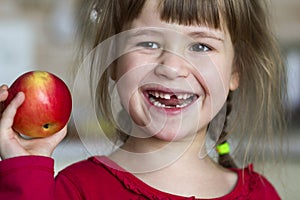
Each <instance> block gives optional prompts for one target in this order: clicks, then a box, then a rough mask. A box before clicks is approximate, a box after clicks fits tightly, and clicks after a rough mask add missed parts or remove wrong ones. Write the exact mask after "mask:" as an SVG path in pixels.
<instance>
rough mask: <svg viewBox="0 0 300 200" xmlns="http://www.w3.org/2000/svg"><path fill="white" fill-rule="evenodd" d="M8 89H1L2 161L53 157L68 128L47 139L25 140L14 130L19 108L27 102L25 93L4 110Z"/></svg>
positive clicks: (0, 128)
mask: <svg viewBox="0 0 300 200" xmlns="http://www.w3.org/2000/svg"><path fill="white" fill-rule="evenodd" d="M7 96H8V87H7V86H6V85H2V86H1V87H0V157H1V158H2V159H7V158H12V157H17V156H24V155H41V156H51V154H52V152H53V151H54V149H55V147H56V146H57V145H58V144H59V142H60V141H62V139H63V138H64V137H65V136H66V133H67V127H64V128H63V129H62V130H61V131H59V132H57V133H55V134H53V135H51V136H49V137H47V138H37V139H30V140H28V139H24V138H23V137H21V136H20V135H19V134H18V133H17V132H15V131H14V130H13V128H12V125H13V120H14V116H15V114H16V112H17V109H18V107H19V106H21V105H22V103H23V102H24V100H25V95H24V93H22V92H20V93H18V94H17V95H16V97H15V98H14V99H13V100H12V101H11V103H10V104H9V105H8V106H7V107H6V109H5V110H4V108H3V102H4V101H5V100H6V99H7Z"/></svg>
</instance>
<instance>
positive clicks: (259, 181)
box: [233, 165, 280, 200]
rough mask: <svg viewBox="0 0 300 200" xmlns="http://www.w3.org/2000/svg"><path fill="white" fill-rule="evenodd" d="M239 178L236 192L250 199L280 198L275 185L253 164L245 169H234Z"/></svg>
mask: <svg viewBox="0 0 300 200" xmlns="http://www.w3.org/2000/svg"><path fill="white" fill-rule="evenodd" d="M233 171H236V172H237V173H238V176H239V179H238V183H237V185H236V188H235V192H237V193H240V195H241V194H243V195H245V197H246V196H247V197H251V198H250V199H274V200H276V199H280V197H279V195H278V193H277V191H276V190H275V188H274V186H273V185H272V184H271V183H270V182H269V181H268V180H267V179H266V178H265V177H264V176H263V175H261V174H259V173H257V172H256V171H254V168H253V165H249V166H248V167H246V168H244V169H234V170H233Z"/></svg>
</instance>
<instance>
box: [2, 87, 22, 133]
mask: <svg viewBox="0 0 300 200" xmlns="http://www.w3.org/2000/svg"><path fill="white" fill-rule="evenodd" d="M24 100H25V95H24V93H23V92H19V93H18V94H17V95H16V96H15V98H14V99H13V100H12V101H11V102H10V104H9V105H8V106H7V108H6V109H5V110H4V112H3V114H2V118H1V121H0V132H2V131H5V130H6V129H11V127H12V125H13V121H14V117H15V115H16V112H17V109H18V107H20V105H21V104H22V103H23V102H24Z"/></svg>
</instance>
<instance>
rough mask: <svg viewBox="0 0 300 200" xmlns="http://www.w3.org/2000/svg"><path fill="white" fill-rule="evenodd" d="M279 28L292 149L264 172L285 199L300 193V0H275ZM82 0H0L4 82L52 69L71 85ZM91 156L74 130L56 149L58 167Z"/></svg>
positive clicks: (0, 68) (0, 62)
mask: <svg viewBox="0 0 300 200" xmlns="http://www.w3.org/2000/svg"><path fill="white" fill-rule="evenodd" d="M270 3H271V6H272V7H271V9H270V10H271V14H272V17H273V25H274V30H275V34H276V36H277V37H278V39H279V42H280V45H281V48H282V51H283V52H284V55H285V57H286V65H287V69H288V77H289V79H288V93H289V102H288V103H287V109H288V110H290V111H291V113H292V118H291V122H290V123H289V133H288V140H289V143H288V146H289V152H288V154H287V156H285V159H284V163H283V164H282V165H280V167H277V168H276V169H273V168H272V166H269V167H268V168H266V169H268V170H265V171H264V173H265V174H266V176H267V177H268V178H269V179H270V180H271V182H273V183H274V185H275V187H276V189H277V190H278V191H279V193H280V195H281V196H282V198H283V199H290V200H293V199H300V190H299V184H300V89H299V87H300V12H299V10H300V1H299V0H285V1H282V0H270ZM80 5H81V0H64V1H61V0H0V83H1V84H3V83H5V84H8V85H10V84H11V83H12V82H13V81H14V80H15V78H16V77H18V76H19V75H20V74H22V73H24V72H25V71H29V70H33V69H34V70H37V69H40V70H48V71H51V72H53V73H55V74H57V75H58V76H60V77H61V78H62V79H64V80H65V82H66V83H67V84H68V85H69V86H70V87H72V86H71V77H70V73H72V68H73V67H74V65H78V64H77V63H75V62H74V60H75V59H74V57H75V52H76V46H77V42H78V41H77V40H76V39H75V34H76V27H77V26H78V22H77V21H76V20H75V18H76V17H77V16H78V14H79V13H78V8H79V6H80ZM87 156H90V155H89V153H88V152H87V150H86V148H85V147H84V145H82V144H80V143H79V142H78V136H76V134H74V133H72V130H71V131H69V135H68V137H67V139H66V140H65V141H64V142H63V143H62V144H61V145H60V146H59V147H58V149H57V150H56V151H55V152H54V155H53V157H54V158H55V159H57V162H56V164H55V167H56V170H57V171H58V170H60V169H61V168H63V167H64V166H66V165H68V164H70V163H73V162H74V161H77V160H80V159H82V158H85V157H87Z"/></svg>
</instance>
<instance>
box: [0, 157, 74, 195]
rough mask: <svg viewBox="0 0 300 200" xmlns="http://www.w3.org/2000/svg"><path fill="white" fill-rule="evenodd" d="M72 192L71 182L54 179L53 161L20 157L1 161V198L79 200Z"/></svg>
mask: <svg viewBox="0 0 300 200" xmlns="http://www.w3.org/2000/svg"><path fill="white" fill-rule="evenodd" d="M56 182H57V184H56ZM72 189H73V187H72V184H71V183H69V182H68V180H66V179H64V178H61V179H60V180H55V179H54V160H53V159H52V158H49V157H43V156H20V157H15V158H10V159H6V160H3V161H1V162H0V199H14V200H18V199H22V200H27V199H28V200H29V199H30V200H35V199H39V200H40V199H43V200H54V199H55V200H57V199H74V200H76V199H78V198H77V197H78V195H77V193H76V191H71V190H72ZM64 197H68V198H64Z"/></svg>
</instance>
